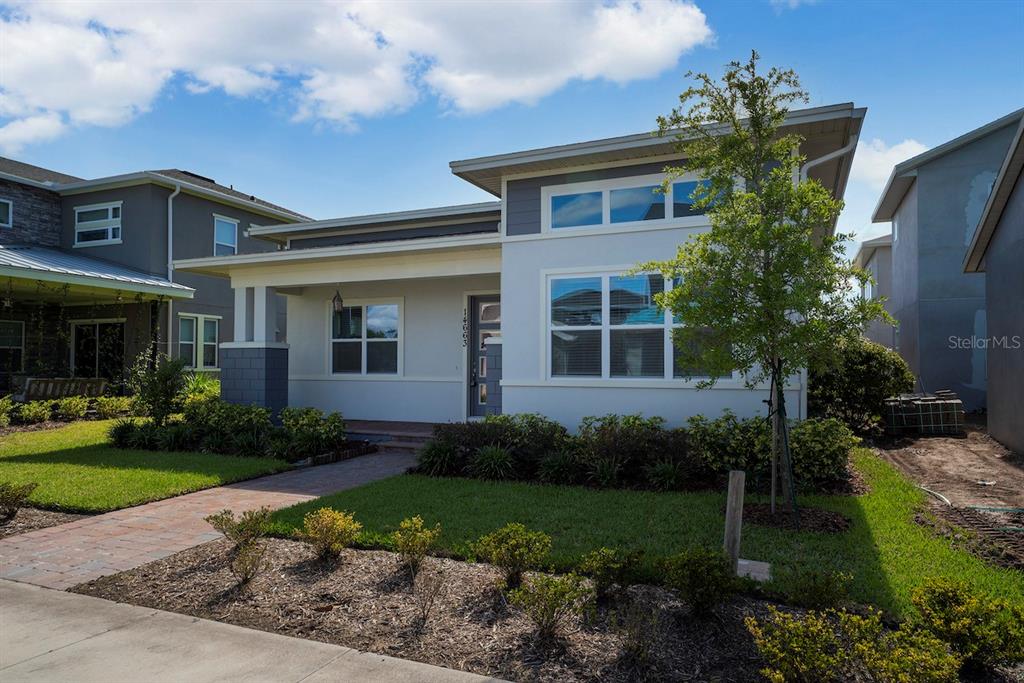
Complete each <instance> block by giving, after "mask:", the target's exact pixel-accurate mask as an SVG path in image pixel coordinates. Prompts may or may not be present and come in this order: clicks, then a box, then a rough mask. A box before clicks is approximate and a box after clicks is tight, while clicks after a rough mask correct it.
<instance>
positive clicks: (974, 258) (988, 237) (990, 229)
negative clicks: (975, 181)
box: [964, 118, 1024, 273]
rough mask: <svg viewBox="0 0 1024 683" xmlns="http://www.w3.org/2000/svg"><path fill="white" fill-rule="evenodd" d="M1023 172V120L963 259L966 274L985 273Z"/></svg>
mask: <svg viewBox="0 0 1024 683" xmlns="http://www.w3.org/2000/svg"><path fill="white" fill-rule="evenodd" d="M1022 169H1024V118H1022V119H1021V122H1020V123H1019V124H1018V125H1017V134H1016V135H1015V136H1014V138H1013V142H1011V143H1010V151H1009V152H1007V154H1006V159H1004V160H1003V165H1002V167H1001V168H1000V169H999V175H998V176H997V177H996V182H995V184H994V185H993V186H992V191H991V192H990V193H989V195H988V202H986V204H985V210H984V211H982V214H981V219H980V220H979V221H978V227H976V228H975V230H974V237H973V238H972V239H971V246H970V247H968V248H967V255H966V256H965V257H964V272H966V273H978V272H984V270H985V252H986V251H988V245H989V243H990V242H991V241H992V236H993V235H994V234H995V231H996V227H998V225H999V221H1000V219H1002V217H1003V210H1004V209H1005V208H1006V203H1007V202H1008V201H1009V200H1010V195H1012V194H1013V190H1014V187H1016V185H1017V183H1018V182H1020V177H1021V171H1022Z"/></svg>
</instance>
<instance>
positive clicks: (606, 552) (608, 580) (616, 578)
mask: <svg viewBox="0 0 1024 683" xmlns="http://www.w3.org/2000/svg"><path fill="white" fill-rule="evenodd" d="M642 552H643V551H634V552H631V553H627V552H624V551H622V550H619V549H614V550H613V549H612V548H598V549H597V550H594V551H591V552H589V553H587V554H586V555H584V556H583V559H582V560H580V563H579V571H580V572H581V573H582V574H585V575H587V576H589V577H590V578H591V580H593V582H594V589H595V590H596V591H597V597H598V598H601V599H603V598H606V597H608V595H610V594H611V591H612V589H613V588H614V587H615V586H628V585H630V584H631V583H633V582H634V581H636V580H637V579H638V574H639V567H640V558H641V556H642Z"/></svg>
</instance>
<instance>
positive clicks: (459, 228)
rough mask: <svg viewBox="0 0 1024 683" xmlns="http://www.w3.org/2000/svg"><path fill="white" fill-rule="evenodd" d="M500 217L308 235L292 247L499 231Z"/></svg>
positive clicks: (293, 242)
mask: <svg viewBox="0 0 1024 683" xmlns="http://www.w3.org/2000/svg"><path fill="white" fill-rule="evenodd" d="M498 220H499V219H498V218H494V219H492V220H487V221H475V222H472V223H459V224H456V225H430V226H421V227H417V228H395V229H393V230H377V231H374V232H362V233H357V234H354V235H329V236H325V237H306V238H297V239H292V242H291V248H292V249H312V248H314V247H338V246H343V245H346V244H367V243H370V242H388V241H391V240H408V239H417V238H422V237H444V236H447V235H470V234H475V233H481V232H493V233H496V232H498Z"/></svg>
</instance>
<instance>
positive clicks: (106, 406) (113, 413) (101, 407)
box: [93, 396, 132, 420]
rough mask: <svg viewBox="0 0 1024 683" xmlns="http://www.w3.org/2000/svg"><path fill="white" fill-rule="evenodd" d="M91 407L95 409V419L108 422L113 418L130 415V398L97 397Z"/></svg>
mask: <svg viewBox="0 0 1024 683" xmlns="http://www.w3.org/2000/svg"><path fill="white" fill-rule="evenodd" d="M93 407H94V408H95V409H96V417H98V418H100V419H103V420H109V419H110V418H113V417H120V416H121V415H128V414H130V413H131V412H132V398H131V397H130V396H99V397H97V398H96V399H95V402H94V404H93Z"/></svg>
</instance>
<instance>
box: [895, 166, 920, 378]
mask: <svg viewBox="0 0 1024 683" xmlns="http://www.w3.org/2000/svg"><path fill="white" fill-rule="evenodd" d="M917 195H918V193H917V183H914V184H913V185H912V186H911V188H910V191H909V192H907V196H906V197H904V198H903V202H902V203H901V204H900V206H899V208H898V209H897V211H896V216H895V219H896V220H895V221H894V223H895V225H894V226H893V242H892V275H893V279H892V298H891V309H890V310H891V312H892V316H893V317H894V318H896V320H897V321H898V322H899V325H898V326H897V327H896V332H895V348H896V350H897V351H899V353H900V355H901V356H903V359H904V360H905V361H907V364H908V365H909V366H910V369H911V371H913V373H914V374H915V375H917V374H919V372H920V368H921V364H920V358H919V355H918V318H917V313H918V310H917V298H918V295H917V292H918V289H917V272H918V253H917V242H918V225H917ZM919 388H920V387H919Z"/></svg>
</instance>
